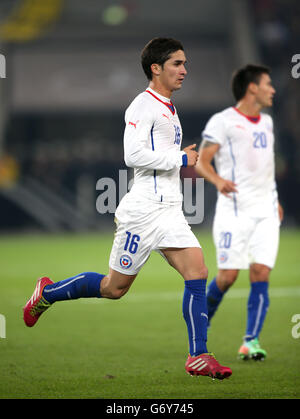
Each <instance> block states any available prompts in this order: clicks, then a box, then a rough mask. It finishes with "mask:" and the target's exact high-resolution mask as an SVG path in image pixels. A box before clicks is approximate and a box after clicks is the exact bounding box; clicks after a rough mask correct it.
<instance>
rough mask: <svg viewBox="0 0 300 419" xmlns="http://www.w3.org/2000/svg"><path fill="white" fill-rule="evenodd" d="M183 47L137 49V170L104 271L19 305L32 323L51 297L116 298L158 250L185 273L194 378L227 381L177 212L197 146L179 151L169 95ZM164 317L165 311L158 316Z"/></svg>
mask: <svg viewBox="0 0 300 419" xmlns="http://www.w3.org/2000/svg"><path fill="white" fill-rule="evenodd" d="M185 65H186V57H185V53H184V50H183V46H182V44H181V43H180V42H179V41H176V40H174V39H171V38H155V39H153V40H152V41H150V42H149V43H148V44H147V45H146V46H145V48H144V49H143V51H142V66H143V69H144V72H145V74H146V76H147V78H148V80H149V86H148V88H147V89H146V90H145V91H144V92H142V93H140V94H139V95H138V96H137V97H136V98H135V99H134V100H133V102H132V103H131V105H130V106H129V107H128V109H127V110H126V114H125V122H126V128H125V134H124V157H125V163H126V164H127V166H129V167H132V168H134V184H133V186H132V188H131V190H130V192H129V193H128V194H126V195H125V197H124V198H123V199H122V201H121V203H120V205H119V207H118V208H117V211H116V214H115V218H116V223H117V231H116V234H115V239H114V243H113V247H112V251H111V255H110V260H109V267H110V269H109V273H108V274H107V275H102V274H98V273H96V272H83V273H81V274H79V275H76V276H74V277H71V278H68V279H65V280H63V281H59V282H55V283H54V282H53V281H51V280H50V279H49V278H47V277H44V278H41V279H39V280H38V283H37V286H36V288H35V291H34V293H33V295H32V297H31V299H30V300H29V301H28V302H27V304H26V305H25V308H24V321H25V323H26V325H27V326H33V325H34V324H35V323H36V321H37V320H38V318H39V317H40V315H41V314H42V313H43V312H44V311H45V310H46V309H47V308H48V307H49V306H50V305H51V304H53V303H54V302H56V301H62V300H68V299H75V298H80V297H99V298H100V297H101V298H110V299H118V298H120V297H122V296H123V295H124V294H125V293H126V292H127V291H128V290H129V288H130V286H131V285H132V283H133V281H134V279H135V278H136V276H137V274H138V272H139V271H140V269H141V268H142V266H143V265H144V264H145V262H146V261H147V259H148V257H149V256H150V253H151V251H153V250H157V251H159V252H160V253H161V254H162V255H163V256H164V258H165V259H166V260H167V261H168V262H169V264H170V265H171V266H172V267H173V268H175V269H176V270H177V271H178V272H179V273H180V274H181V276H182V277H183V280H184V294H183V304H182V310H183V317H184V320H185V322H186V325H187V331H188V339H189V352H190V353H189V355H188V358H187V361H186V364H185V369H186V372H187V373H189V374H191V375H204V376H211V377H213V378H218V379H224V378H227V377H229V376H230V375H231V373H232V371H231V369H230V368H228V367H224V366H222V365H220V364H219V362H218V361H217V360H216V359H215V357H214V355H213V354H212V353H208V351H207V347H206V341H207V336H206V333H207V306H206V278H207V268H206V266H205V264H204V258H203V253H202V249H201V247H200V244H199V242H198V240H197V239H196V237H195V236H194V234H193V233H192V231H191V228H190V227H189V225H188V223H187V221H186V220H185V218H184V215H183V211H182V195H181V192H180V176H179V171H180V168H181V167H182V166H195V164H196V161H197V158H198V153H197V152H196V151H195V150H194V148H195V147H196V144H193V145H190V146H188V147H186V148H185V149H184V150H182V151H181V142H182V128H181V125H180V121H179V118H178V115H177V111H176V108H175V106H174V105H173V103H172V102H171V95H172V93H173V92H174V91H176V90H178V89H180V88H181V85H182V83H183V80H184V78H185V76H186V74H187V71H186V68H185ZM162 315H163V314H162Z"/></svg>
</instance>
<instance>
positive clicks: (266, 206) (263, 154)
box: [203, 107, 278, 216]
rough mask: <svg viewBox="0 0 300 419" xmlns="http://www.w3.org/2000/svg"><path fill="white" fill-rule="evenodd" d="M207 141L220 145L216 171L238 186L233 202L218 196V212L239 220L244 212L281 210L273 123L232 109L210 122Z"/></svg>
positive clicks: (205, 135)
mask: <svg viewBox="0 0 300 419" xmlns="http://www.w3.org/2000/svg"><path fill="white" fill-rule="evenodd" d="M203 139H206V140H208V141H211V142H213V143H218V144H220V148H219V150H218V152H217V153H216V154H215V157H214V160H215V166H216V171H217V173H218V174H219V176H221V177H222V178H224V179H229V180H232V181H233V182H234V183H236V184H237V186H236V189H237V191H238V192H237V193H231V194H230V198H228V197H226V196H224V195H223V194H221V193H218V201H217V211H224V210H229V211H232V212H234V214H235V215H237V216H238V214H239V211H244V212H247V213H249V214H252V215H255V216H267V215H270V214H274V213H275V212H276V211H277V208H278V199H277V191H276V183H275V162H274V135H273V121H272V118H271V116H270V115H267V114H264V113H261V114H260V115H259V116H258V117H257V118H251V117H247V116H246V115H244V114H242V113H241V112H240V111H239V110H238V109H237V108H235V107H230V108H227V109H225V110H223V111H222V112H219V113H216V114H215V115H213V116H212V117H211V118H210V120H209V121H208V123H207V125H206V127H205V129H204V131H203Z"/></svg>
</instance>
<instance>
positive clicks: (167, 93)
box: [149, 80, 172, 99]
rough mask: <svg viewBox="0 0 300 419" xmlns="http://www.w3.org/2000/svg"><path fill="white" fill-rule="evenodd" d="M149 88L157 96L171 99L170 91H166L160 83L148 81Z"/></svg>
mask: <svg viewBox="0 0 300 419" xmlns="http://www.w3.org/2000/svg"><path fill="white" fill-rule="evenodd" d="M149 87H150V88H151V89H152V90H154V91H155V92H156V93H158V94H159V95H161V96H163V97H165V98H167V99H171V96H172V91H171V90H169V89H167V88H166V87H165V86H163V85H162V84H161V83H155V82H154V81H153V80H151V81H150V83H149Z"/></svg>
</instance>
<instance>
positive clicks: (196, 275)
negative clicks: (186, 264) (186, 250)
mask: <svg viewBox="0 0 300 419" xmlns="http://www.w3.org/2000/svg"><path fill="white" fill-rule="evenodd" d="M183 277H184V280H185V281H188V280H191V279H206V278H207V277H208V269H207V267H206V266H205V265H202V266H200V267H194V268H192V267H191V268H189V269H188V270H187V271H186V272H185V274H184V275H183Z"/></svg>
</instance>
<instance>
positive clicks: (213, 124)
mask: <svg viewBox="0 0 300 419" xmlns="http://www.w3.org/2000/svg"><path fill="white" fill-rule="evenodd" d="M202 138H203V140H207V141H210V142H212V143H217V144H220V145H221V146H222V145H223V144H224V143H225V140H226V132H225V123H224V118H223V116H222V115H221V114H220V113H217V114H215V115H213V116H212V117H211V118H210V119H209V121H208V122H207V124H206V126H205V128H204V131H203V132H202Z"/></svg>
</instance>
